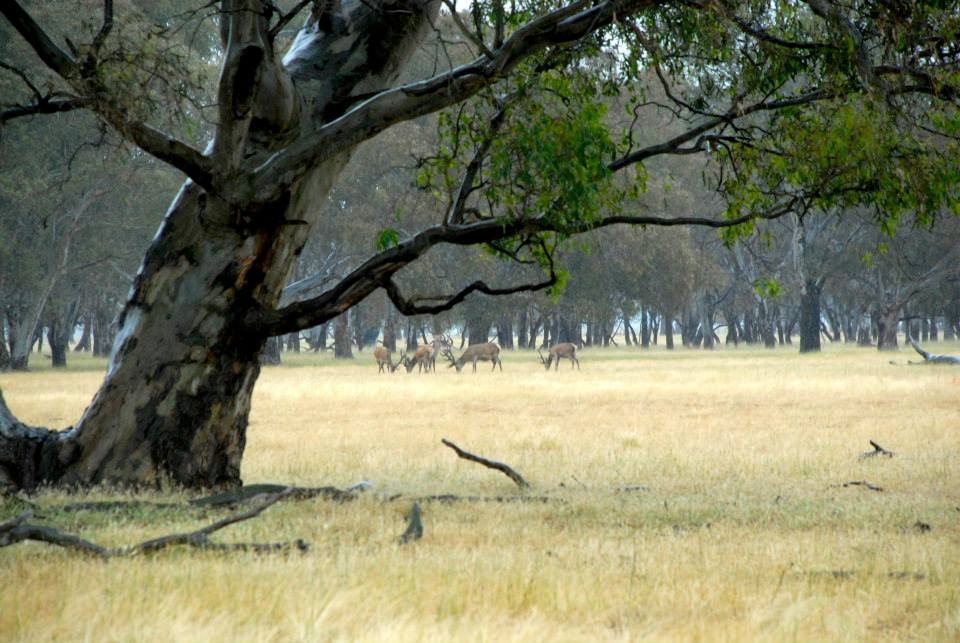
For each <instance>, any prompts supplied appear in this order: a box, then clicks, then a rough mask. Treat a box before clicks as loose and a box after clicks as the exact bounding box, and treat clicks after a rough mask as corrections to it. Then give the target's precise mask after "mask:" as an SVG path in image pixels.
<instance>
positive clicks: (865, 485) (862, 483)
mask: <svg viewBox="0 0 960 643" xmlns="http://www.w3.org/2000/svg"><path fill="white" fill-rule="evenodd" d="M841 486H843V487H863V488H865V489H869V490H870V491H883V487H878V486H877V485H874V484H870V483H869V482H867V481H866V480H851V481H850V482H844V483H843V484H842V485H841Z"/></svg>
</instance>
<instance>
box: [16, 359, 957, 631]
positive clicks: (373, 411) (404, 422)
mask: <svg viewBox="0 0 960 643" xmlns="http://www.w3.org/2000/svg"><path fill="white" fill-rule="evenodd" d="M938 352H952V353H960V345H957V344H954V345H952V346H946V347H945V348H941V347H939V346H938ZM905 357H906V355H905V354H904V355H898V356H896V357H895V359H897V361H899V362H901V364H902V363H903V362H904V361H905ZM580 359H581V362H582V365H583V368H582V370H581V371H579V372H577V371H571V370H570V369H569V366H568V365H567V364H566V363H564V364H561V367H560V371H559V372H551V373H545V372H544V371H543V369H542V367H541V366H540V365H539V364H538V363H537V359H536V356H535V354H529V353H509V354H507V355H506V356H505V359H504V371H503V373H500V372H497V373H491V372H489V366H488V365H487V366H484V365H481V366H480V367H479V368H478V373H477V374H476V375H473V374H472V373H470V372H469V368H468V369H467V371H466V372H464V373H463V374H462V375H460V376H457V375H456V374H455V373H453V372H452V371H449V370H446V369H443V368H442V367H441V370H440V372H438V373H437V374H435V375H434V374H429V375H420V376H418V375H416V374H413V375H406V374H402V373H400V372H398V373H396V374H394V375H392V376H390V375H378V374H377V372H376V366H375V365H374V364H373V359H372V357H371V356H370V355H368V354H367V352H366V351H365V352H364V353H362V354H361V355H360V356H359V357H358V359H356V360H354V361H353V362H352V363H348V364H342V363H334V362H333V360H331V359H329V358H328V357H325V356H324V357H317V356H312V355H303V356H286V360H287V364H286V365H285V366H283V367H279V368H269V369H266V370H265V371H264V373H263V375H262V376H261V380H260V382H259V384H258V386H257V391H256V394H255V400H254V409H253V413H252V416H251V423H250V428H249V435H248V444H247V456H246V459H245V462H244V480H245V481H246V482H248V483H252V482H285V483H291V484H297V485H304V486H318V485H326V484H333V485H337V486H346V485H349V484H352V483H354V482H357V481H358V480H370V481H372V482H373V483H374V485H375V491H376V492H379V493H403V494H405V495H409V496H414V495H428V494H437V493H456V494H460V495H467V496H480V495H483V496H503V495H513V494H516V493H518V490H517V488H516V487H515V485H514V484H513V483H512V482H511V481H510V480H509V479H508V478H506V477H505V476H503V475H502V474H500V473H498V472H495V471H490V470H487V469H484V468H482V467H480V466H478V465H476V464H472V463H468V462H465V461H463V460H459V459H458V458H456V456H455V455H454V454H453V452H452V451H450V450H449V449H447V448H446V447H444V446H442V445H441V444H440V439H441V438H443V437H446V438H449V439H451V440H453V441H454V442H456V443H457V444H458V445H460V446H461V447H463V448H465V449H467V450H469V451H472V452H474V453H478V454H481V455H484V456H487V457H489V458H492V459H496V460H502V461H505V462H507V463H508V464H510V465H511V466H513V467H514V468H516V469H517V470H518V471H520V472H521V473H522V474H523V476H524V477H525V478H527V480H528V481H530V482H531V484H533V485H534V489H533V490H532V491H531V492H530V493H532V494H536V495H546V496H549V497H551V498H553V499H555V501H551V502H546V503H540V502H534V503H510V504H499V503H493V502H486V503H456V504H449V505H448V504H440V503H428V504H425V505H424V507H423V508H424V517H423V518H424V526H425V535H424V538H423V539H422V540H420V541H418V542H416V543H415V544H413V545H408V546H404V547H400V546H398V545H397V544H396V538H397V536H398V535H399V534H400V533H401V532H402V531H403V529H404V513H405V512H406V511H407V509H408V508H409V502H407V501H401V502H392V503H385V502H382V501H380V500H378V499H377V497H374V496H369V497H366V498H363V499H361V500H359V501H356V502H353V503H346V504H336V503H331V502H329V501H324V500H310V501H304V502H288V503H282V504H279V505H277V506H275V507H273V508H271V509H269V510H268V511H267V512H266V513H264V514H263V515H262V516H261V517H260V518H258V519H256V520H253V521H250V522H245V523H241V524H238V525H235V526H233V527H230V528H228V529H227V530H225V531H223V532H221V533H220V534H218V535H217V536H215V537H214V538H215V539H216V540H220V541H277V540H292V539H294V538H304V539H305V540H307V541H309V542H310V543H311V545H312V549H311V551H310V552H308V553H307V554H305V555H301V554H291V555H288V556H284V555H267V556H258V555H254V554H242V553H241V554H236V553H235V554H229V555H220V554H213V553H206V552H199V551H193V550H185V549H177V550H171V551H167V552H163V553H160V554H157V555H154V556H152V557H141V558H135V559H129V560H111V561H107V562H102V561H97V560H91V559H87V558H83V557H81V556H79V555H77V554H74V553H68V552H64V551H61V550H57V549H54V548H51V547H48V546H45V545H40V544H21V545H17V546H16V547H13V548H8V549H3V550H0V580H2V582H3V583H4V591H3V598H2V600H0V602H2V608H0V640H3V641H10V642H18V641H76V640H90V641H153V640H176V641H258V642H269V641H278V642H279V641H400V642H403V641H497V642H512V641H640V640H644V641H646V640H683V641H691V640H692V641H697V640H702V641H786V640H789V641H884V640H890V641H900V640H933V641H955V640H958V638H960V368H950V367H930V366H922V367H921V366H906V365H900V366H891V365H890V364H888V360H889V359H890V356H889V355H881V354H878V353H876V352H875V351H870V350H863V349H860V350H857V349H852V348H843V347H833V346H828V347H826V350H825V352H824V353H822V354H819V355H813V356H802V357H801V356H799V355H797V354H795V353H794V352H793V351H787V350H778V351H764V350H762V349H743V348H741V349H738V350H727V351H717V352H715V353H712V354H704V353H703V352H697V351H684V350H678V351H675V352H667V351H662V350H653V351H650V352H639V351H629V350H616V351H600V350H596V349H594V350H589V349H588V350H584V351H582V355H581V357H580ZM76 361H77V362H78V363H77V364H76V365H75V366H74V367H72V368H71V369H70V370H68V371H66V372H54V371H52V370H49V369H38V370H37V371H35V372H32V373H27V374H4V375H0V387H2V388H3V391H4V395H5V397H6V399H7V401H8V402H9V404H10V406H11V408H12V409H13V410H14V412H16V413H17V414H18V415H20V417H22V418H23V419H24V420H25V421H28V422H30V423H34V424H42V425H46V426H54V427H62V426H65V425H67V424H70V423H71V422H73V421H75V419H76V418H77V417H78V416H79V414H80V413H81V412H82V410H83V408H84V406H85V405H86V404H87V403H88V402H89V400H90V396H91V395H92V393H93V392H94V391H95V389H96V387H97V386H98V384H99V381H100V378H101V377H102V366H103V365H102V363H100V362H95V361H91V360H88V359H82V358H81V359H79V360H76ZM870 439H873V440H876V441H877V442H879V443H880V444H882V445H883V446H884V447H887V448H888V449H890V450H892V451H895V452H896V453H897V455H896V456H895V457H894V458H892V459H887V458H870V459H867V460H858V457H857V456H858V455H859V454H860V453H862V452H865V451H868V450H869V449H870V446H869V444H868V440H870ZM852 480H868V481H870V482H871V483H872V484H874V485H877V486H879V487H882V488H883V491H882V492H876V491H871V490H869V489H865V488H863V487H856V486H854V487H843V486H841V485H842V484H843V483H845V482H848V481H852ZM623 487H634V488H633V489H630V490H626V491H624V490H622V488H623ZM117 496H118V494H116V493H110V492H105V491H102V490H101V491H92V492H89V493H86V494H83V496H80V497H77V496H70V497H67V496H65V495H63V494H60V493H53V492H48V493H44V494H40V495H39V496H38V497H36V498H34V501H35V502H37V503H38V505H39V506H40V507H41V511H43V512H44V513H45V516H46V522H48V523H49V524H53V525H55V526H57V527H58V528H60V529H63V530H66V531H72V532H74V533H79V534H80V535H82V536H83V537H86V538H88V539H91V540H95V541H96V542H98V543H101V544H105V545H120V544H125V543H133V542H136V541H139V540H143V539H145V538H149V537H152V536H156V535H160V534H163V533H169V532H172V531H185V530H189V529H195V528H197V527H198V526H201V525H202V524H205V523H206V522H212V521H213V520H214V519H216V518H218V517H220V516H222V515H223V513H224V512H223V511H207V512H205V511H202V510H198V509H160V508H154V509H151V508H149V507H144V508H138V509H135V510H129V511H118V512H113V513H102V512H89V511H80V512H71V513H64V512H58V511H57V510H56V509H55V508H56V506H57V505H62V504H64V503H67V502H75V501H77V500H81V499H83V500H86V499H102V498H111V499H114V498H116V497H117ZM185 498H186V496H185V495H184V494H181V493H176V492H165V493H158V494H156V497H149V498H146V499H149V500H160V501H171V500H173V501H182V500H184V499H185ZM141 499H143V498H142V497H141ZM19 509H20V507H18V506H16V503H15V502H13V501H7V502H6V503H5V504H4V505H3V506H2V513H0V519H3V518H6V517H8V516H9V515H12V514H14V513H16V512H17V511H18V510H19ZM918 523H924V524H927V525H929V526H930V529H929V530H925V529H923V528H922V527H921V526H920V525H919V524H918Z"/></svg>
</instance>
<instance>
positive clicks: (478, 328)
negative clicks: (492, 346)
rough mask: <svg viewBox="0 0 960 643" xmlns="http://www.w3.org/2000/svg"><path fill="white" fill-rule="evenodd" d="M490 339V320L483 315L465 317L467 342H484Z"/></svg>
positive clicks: (471, 343)
mask: <svg viewBox="0 0 960 643" xmlns="http://www.w3.org/2000/svg"><path fill="white" fill-rule="evenodd" d="M489 341H490V321H489V320H487V319H485V318H484V316H483V315H472V316H469V317H467V344H468V345H469V346H473V345H474V344H484V343H486V342H489Z"/></svg>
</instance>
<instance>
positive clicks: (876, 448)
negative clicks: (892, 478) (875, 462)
mask: <svg viewBox="0 0 960 643" xmlns="http://www.w3.org/2000/svg"><path fill="white" fill-rule="evenodd" d="M870 446H872V447H873V451H867V452H865V453H861V454H860V458H859V459H860V460H866V459H867V458H874V457H876V456H878V455H879V456H883V457H884V458H892V457H893V451H887V450H886V449H884V448H883V447H882V446H880V445H879V444H877V443H876V442H874V441H873V440H870Z"/></svg>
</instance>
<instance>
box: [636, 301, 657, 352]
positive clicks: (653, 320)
mask: <svg viewBox="0 0 960 643" xmlns="http://www.w3.org/2000/svg"><path fill="white" fill-rule="evenodd" d="M647 315H648V316H649V317H650V330H651V332H652V333H653V337H651V338H650V341H651V342H652V343H653V345H654V346H656V345H657V336H658V335H659V334H660V317H659V316H658V315H657V314H656V313H654V312H653V309H652V308H649V309H647ZM634 339H636V335H634Z"/></svg>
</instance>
